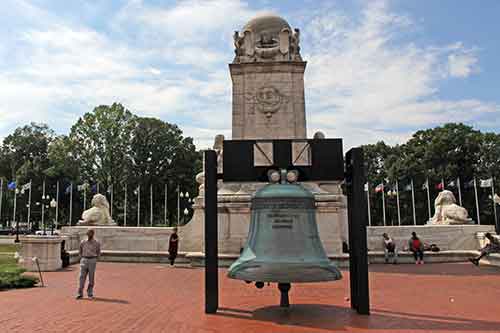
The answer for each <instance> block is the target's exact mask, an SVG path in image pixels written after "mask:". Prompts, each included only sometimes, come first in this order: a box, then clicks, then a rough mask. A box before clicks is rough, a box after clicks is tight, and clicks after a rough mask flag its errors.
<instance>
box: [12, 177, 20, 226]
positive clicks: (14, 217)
mask: <svg viewBox="0 0 500 333" xmlns="http://www.w3.org/2000/svg"><path fill="white" fill-rule="evenodd" d="M16 206H17V180H16V188H15V189H14V213H13V216H12V222H14V223H16V208H17V207H16ZM16 229H18V230H19V228H18V226H17V224H16Z"/></svg>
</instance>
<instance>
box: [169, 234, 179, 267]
mask: <svg viewBox="0 0 500 333" xmlns="http://www.w3.org/2000/svg"><path fill="white" fill-rule="evenodd" d="M178 248H179V235H177V228H174V230H173V232H172V235H170V239H169V241H168V259H169V260H170V265H172V266H173V265H174V262H175V258H177V249H178Z"/></svg>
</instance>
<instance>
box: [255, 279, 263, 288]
mask: <svg viewBox="0 0 500 333" xmlns="http://www.w3.org/2000/svg"><path fill="white" fill-rule="evenodd" d="M255 287H257V289H262V288H264V282H261V281H257V282H255Z"/></svg>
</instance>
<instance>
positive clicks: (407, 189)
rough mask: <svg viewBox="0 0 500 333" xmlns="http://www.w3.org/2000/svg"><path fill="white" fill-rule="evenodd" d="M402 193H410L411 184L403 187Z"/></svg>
mask: <svg viewBox="0 0 500 333" xmlns="http://www.w3.org/2000/svg"><path fill="white" fill-rule="evenodd" d="M403 191H411V183H410V184H406V185H405V186H403Z"/></svg>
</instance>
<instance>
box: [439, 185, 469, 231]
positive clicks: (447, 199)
mask: <svg viewBox="0 0 500 333" xmlns="http://www.w3.org/2000/svg"><path fill="white" fill-rule="evenodd" d="M434 207H435V213H434V216H433V217H432V219H431V221H430V224H445V225H446V224H470V223H472V219H471V218H469V214H468V213H467V210H466V209H465V208H463V207H460V206H459V205H457V204H456V200H455V196H454V195H453V192H451V191H448V190H444V191H441V192H440V193H439V195H438V197H437V198H436V200H435V201H434Z"/></svg>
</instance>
